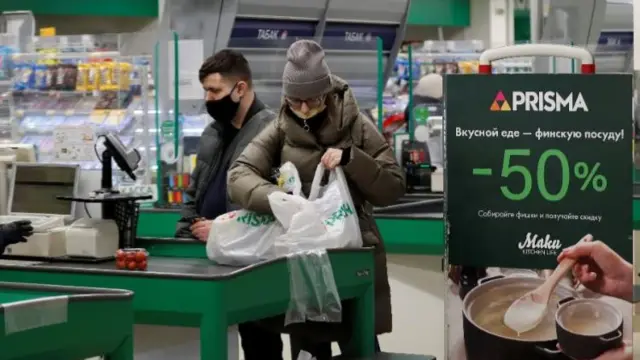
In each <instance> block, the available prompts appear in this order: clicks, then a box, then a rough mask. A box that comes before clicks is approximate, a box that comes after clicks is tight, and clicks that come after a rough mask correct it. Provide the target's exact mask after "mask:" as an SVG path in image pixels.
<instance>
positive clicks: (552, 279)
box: [504, 235, 593, 334]
mask: <svg viewBox="0 0 640 360" xmlns="http://www.w3.org/2000/svg"><path fill="white" fill-rule="evenodd" d="M591 240H593V237H592V236H591V235H586V236H585V237H583V238H582V239H581V240H580V241H579V242H582V241H591ZM575 263H576V261H575V260H573V259H568V258H567V259H564V260H562V261H561V262H560V264H558V267H556V269H555V270H554V271H553V273H552V274H551V275H550V276H549V277H548V278H547V279H546V280H545V282H544V283H543V284H542V285H540V286H539V287H538V288H536V289H535V290H533V291H531V292H528V293H526V294H525V295H523V296H522V297H521V298H519V299H518V300H516V301H514V302H513V303H512V304H511V306H510V307H509V309H507V312H505V314H504V324H505V325H506V326H507V327H509V328H510V329H512V330H513V331H515V332H517V333H518V334H522V333H525V332H527V331H531V330H533V329H535V327H536V326H538V324H540V322H541V321H542V319H543V318H544V315H545V314H546V312H547V307H548V305H549V299H550V298H551V295H552V294H553V292H554V290H555V288H556V286H558V283H559V282H560V280H562V277H563V276H564V275H565V274H566V273H567V271H569V270H571V268H573V265H575Z"/></svg>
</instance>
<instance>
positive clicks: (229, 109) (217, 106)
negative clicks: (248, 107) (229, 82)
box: [205, 84, 240, 124]
mask: <svg viewBox="0 0 640 360" xmlns="http://www.w3.org/2000/svg"><path fill="white" fill-rule="evenodd" d="M236 85H237V84H236ZM235 88H236V86H235V85H234V86H233V88H231V92H229V94H228V95H227V96H225V97H223V98H222V99H220V100H209V101H207V102H206V103H205V105H206V106H207V113H208V114H209V115H210V116H211V117H212V118H214V120H215V121H218V122H220V123H222V124H230V123H231V121H232V120H233V118H234V117H235V116H236V113H237V112H238V108H239V107H240V103H239V102H235V101H233V99H232V98H231V94H232V93H233V90H235Z"/></svg>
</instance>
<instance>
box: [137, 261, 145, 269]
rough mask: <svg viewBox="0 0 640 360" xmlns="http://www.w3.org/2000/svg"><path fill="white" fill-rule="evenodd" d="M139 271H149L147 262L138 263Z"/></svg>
mask: <svg viewBox="0 0 640 360" xmlns="http://www.w3.org/2000/svg"><path fill="white" fill-rule="evenodd" d="M138 270H147V261H146V260H142V261H140V262H138Z"/></svg>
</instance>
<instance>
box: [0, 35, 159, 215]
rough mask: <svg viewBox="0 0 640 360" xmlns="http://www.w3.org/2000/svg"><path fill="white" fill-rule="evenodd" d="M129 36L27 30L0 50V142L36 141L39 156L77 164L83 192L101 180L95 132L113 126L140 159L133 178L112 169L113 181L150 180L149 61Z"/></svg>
mask: <svg viewBox="0 0 640 360" xmlns="http://www.w3.org/2000/svg"><path fill="white" fill-rule="evenodd" d="M143 35H147V38H149V39H153V38H155V37H156V36H155V34H143ZM138 36H141V35H140V34H138ZM132 38H137V37H136V36H134V35H132V34H117V35H101V36H93V35H82V36H58V37H47V38H42V37H33V38H30V39H28V40H26V41H21V42H20V43H21V44H27V45H26V46H25V47H24V48H21V49H15V51H12V52H10V53H3V54H2V59H3V64H8V65H7V69H6V71H5V72H4V73H5V74H8V75H9V76H8V77H7V78H6V80H5V81H6V84H5V89H4V91H2V96H0V139H1V141H2V142H3V143H19V144H32V145H34V146H35V149H36V157H37V161H38V162H45V163H51V162H55V163H75V164H79V165H80V166H81V168H82V173H81V177H80V185H79V186H80V190H81V191H82V192H83V193H84V192H90V191H94V190H97V189H98V188H99V187H100V180H99V174H100V172H99V171H95V170H99V169H101V167H102V164H101V159H99V157H98V154H99V153H100V150H101V147H100V140H99V138H100V135H101V134H104V133H106V132H113V133H115V134H117V135H118V137H119V138H120V139H121V141H122V142H123V143H124V144H125V145H127V146H128V147H135V148H137V149H138V151H139V152H140V155H141V158H142V162H141V164H140V166H139V168H138V169H137V170H136V172H135V175H136V177H137V180H136V181H131V180H129V179H128V177H127V176H124V174H122V173H120V172H118V171H115V172H114V174H113V175H114V184H116V186H118V187H120V186H124V187H127V186H129V187H130V186H132V185H134V184H135V185H146V186H147V187H149V185H151V184H155V180H154V177H155V175H154V173H153V172H154V165H155V164H156V155H155V148H154V147H153V146H151V145H152V143H153V131H154V129H155V128H156V126H155V122H154V116H153V112H152V111H151V110H150V103H153V101H154V100H153V97H154V95H155V91H154V83H153V81H152V72H153V64H154V61H153V58H152V56H150V55H149V54H146V52H145V54H143V55H132V53H134V51H131V47H132V46H131V44H129V43H127V42H126V41H123V40H126V39H132ZM23 40H24V39H23ZM125 48H127V49H125ZM0 82H1V79H0ZM0 91H1V90H0ZM3 117H6V118H7V119H9V121H8V124H9V125H7V126H4V125H3V123H2V119H3ZM91 213H92V214H94V211H93V210H92V211H91ZM78 215H82V214H78Z"/></svg>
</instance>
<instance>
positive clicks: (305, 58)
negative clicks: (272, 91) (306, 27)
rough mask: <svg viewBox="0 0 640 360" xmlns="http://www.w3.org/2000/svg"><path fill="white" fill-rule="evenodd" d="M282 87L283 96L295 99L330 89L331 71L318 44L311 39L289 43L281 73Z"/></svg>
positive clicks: (322, 93) (314, 95) (319, 93)
mask: <svg viewBox="0 0 640 360" xmlns="http://www.w3.org/2000/svg"><path fill="white" fill-rule="evenodd" d="M282 87H283V91H284V95H285V96H288V97H291V98H295V99H312V98H315V97H319V96H322V95H324V94H328V93H329V92H330V91H331V87H332V85H331V71H330V70H329V67H328V66H327V63H326V62H325V61H324V50H323V49H322V46H320V44H318V43H317V42H315V41H312V40H298V41H296V42H294V43H293V44H291V46H290V47H289V50H287V63H286V64H285V66H284V72H283V73H282Z"/></svg>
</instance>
